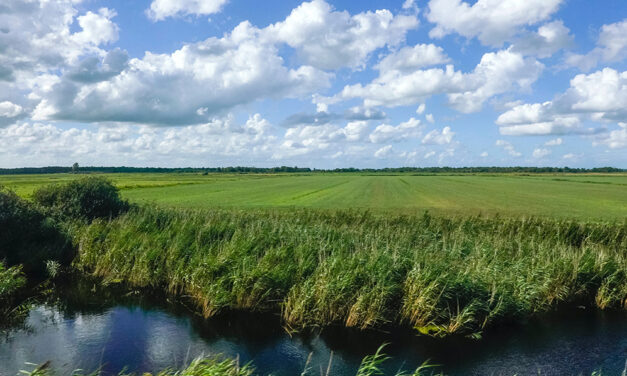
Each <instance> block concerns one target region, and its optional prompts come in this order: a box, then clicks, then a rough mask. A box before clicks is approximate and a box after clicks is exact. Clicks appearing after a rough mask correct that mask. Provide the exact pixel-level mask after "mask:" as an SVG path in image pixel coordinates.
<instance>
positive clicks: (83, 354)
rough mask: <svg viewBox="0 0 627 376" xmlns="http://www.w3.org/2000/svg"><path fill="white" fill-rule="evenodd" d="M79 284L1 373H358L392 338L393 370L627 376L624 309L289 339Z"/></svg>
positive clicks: (243, 319) (34, 316)
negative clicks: (203, 366)
mask: <svg viewBox="0 0 627 376" xmlns="http://www.w3.org/2000/svg"><path fill="white" fill-rule="evenodd" d="M93 289H94V287H93V286H89V285H88V284H85V283H79V284H76V285H74V286H72V287H71V288H58V289H56V294H55V296H54V297H53V298H52V299H49V300H48V302H47V303H42V304H40V305H38V306H36V307H35V308H34V309H33V310H32V311H31V312H30V314H29V316H28V319H27V322H26V326H25V327H23V328H17V329H14V330H12V331H10V332H8V333H6V335H5V336H4V337H2V339H1V340H0V365H1V366H0V375H2V376H4V375H16V374H17V372H18V371H19V370H20V369H24V368H26V366H25V363H26V362H35V363H37V362H44V361H47V360H52V364H53V366H54V368H55V369H56V370H58V372H59V373H60V374H65V373H69V372H71V371H72V370H74V369H76V368H82V369H85V370H93V369H96V368H98V367H102V369H103V371H104V372H105V374H112V373H117V372H119V371H120V370H122V369H124V368H125V367H126V369H127V370H128V371H132V372H144V371H155V370H159V369H162V368H165V367H180V366H183V365H184V364H187V363H188V362H189V361H190V360H191V359H193V358H194V357H197V356H200V355H212V354H224V355H226V356H231V357H239V359H240V361H241V362H242V363H246V362H249V361H252V362H253V363H254V364H255V366H256V368H257V369H258V370H259V371H260V373H262V374H268V373H270V372H273V374H276V375H295V374H300V373H301V372H302V370H303V367H304V365H305V362H306V360H307V357H308V354H309V353H312V361H311V363H310V364H311V370H312V372H311V374H320V369H321V368H322V369H326V367H327V365H328V362H329V359H330V358H331V352H333V354H334V355H333V361H332V364H331V369H332V371H333V372H332V373H333V374H334V375H352V374H354V373H355V370H356V369H357V367H358V365H359V362H360V361H361V359H362V358H363V357H364V356H365V355H368V354H372V353H374V352H375V351H376V349H377V347H378V346H379V345H380V344H381V343H384V342H387V343H389V345H388V347H387V348H386V352H387V353H388V354H389V355H390V356H392V357H393V360H391V361H390V362H388V364H387V371H388V372H390V373H393V372H395V371H397V370H399V369H401V368H402V369H411V368H414V367H416V366H418V365H419V364H421V363H422V362H423V361H425V360H426V359H430V360H431V361H432V362H434V363H438V364H441V365H442V368H441V370H443V371H445V372H446V373H448V374H451V375H486V374H490V375H513V374H518V375H537V374H538V372H541V373H542V374H543V375H576V374H590V373H591V372H592V371H594V370H597V369H603V370H604V372H605V374H609V375H614V374H616V375H619V374H620V373H621V371H622V370H623V369H624V367H625V359H627V316H626V315H625V314H624V313H616V314H601V313H597V312H585V311H582V312H576V313H575V314H572V315H567V316H559V317H558V316H554V317H551V319H545V320H542V321H537V322H533V323H530V324H528V325H526V326H519V327H512V328H501V329H499V330H498V331H495V332H493V333H489V334H487V335H486V338H485V339H483V340H481V341H479V342H477V341H471V340H465V339H447V340H435V339H431V338H424V337H416V336H415V335H414V334H413V333H411V332H410V331H407V330H397V331H392V332H387V333H383V332H374V331H369V332H360V331H357V330H347V329H339V328H337V329H329V330H325V331H323V332H322V333H320V334H301V335H296V336H293V337H290V336H289V335H287V334H286V332H285V331H284V330H283V328H281V326H280V324H279V320H278V319H277V317H275V316H273V315H247V314H243V313H230V314H228V315H223V316H221V317H216V318H214V319H211V320H204V319H202V318H200V317H197V316H194V315H192V314H190V313H189V311H187V310H185V309H184V308H182V307H181V306H178V305H172V304H169V305H168V304H160V303H158V302H160V301H161V302H163V301H164V298H163V297H161V298H159V299H157V300H156V302H155V301H154V300H152V299H150V298H147V297H140V296H138V295H131V296H120V295H119V294H117V293H115V292H114V291H111V290H107V291H94V290H93Z"/></svg>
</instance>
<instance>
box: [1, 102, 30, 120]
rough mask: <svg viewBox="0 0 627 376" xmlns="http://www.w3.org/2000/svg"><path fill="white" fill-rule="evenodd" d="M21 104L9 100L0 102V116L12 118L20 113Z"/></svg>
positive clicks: (21, 109)
mask: <svg viewBox="0 0 627 376" xmlns="http://www.w3.org/2000/svg"><path fill="white" fill-rule="evenodd" d="M23 110H24V109H23V108H22V106H20V105H17V104H15V103H11V102H9V101H4V102H0V117H5V118H13V117H17V116H19V115H21V114H22V111H23Z"/></svg>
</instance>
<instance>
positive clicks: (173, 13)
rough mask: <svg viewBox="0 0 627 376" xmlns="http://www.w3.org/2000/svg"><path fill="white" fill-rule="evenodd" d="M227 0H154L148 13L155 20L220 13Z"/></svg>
mask: <svg viewBox="0 0 627 376" xmlns="http://www.w3.org/2000/svg"><path fill="white" fill-rule="evenodd" d="M226 2H227V0H153V2H152V3H150V8H149V9H147V10H146V15H148V17H149V18H150V19H152V20H153V21H162V20H164V19H166V18H168V17H177V16H187V15H197V16H201V15H202V16H207V15H210V14H214V13H219V12H220V11H221V10H222V7H223V6H224V4H226Z"/></svg>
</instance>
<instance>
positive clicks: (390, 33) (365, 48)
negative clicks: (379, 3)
mask: <svg viewBox="0 0 627 376" xmlns="http://www.w3.org/2000/svg"><path fill="white" fill-rule="evenodd" d="M417 26H418V19H417V17H416V16H415V15H396V16H395V15H393V14H392V13H391V12H390V11H388V10H385V9H384V10H377V11H376V12H370V11H368V12H363V13H358V14H355V15H350V14H349V13H348V12H345V11H344V12H340V11H334V10H333V8H332V7H331V5H329V4H328V3H327V2H325V1H324V0H313V1H310V2H304V3H302V4H301V5H299V6H298V7H297V8H295V9H294V10H292V12H291V14H290V15H289V16H288V17H287V18H286V19H285V20H284V21H282V22H277V23H275V24H273V25H270V26H269V27H268V28H266V29H265V32H266V35H265V37H266V38H268V39H270V40H274V41H280V42H284V43H287V44H288V45H289V46H291V47H293V48H295V49H296V51H297V54H298V55H299V56H300V58H301V59H302V61H304V62H305V63H306V64H309V65H311V66H314V67H317V68H320V69H337V68H341V67H344V66H348V67H352V68H360V67H363V66H364V64H365V61H366V59H367V58H368V56H369V55H370V54H371V53H372V52H373V51H375V50H376V49H379V48H381V47H385V46H395V45H398V44H399V43H400V42H402V41H404V40H405V34H406V33H407V31H408V30H411V29H414V28H416V27H417Z"/></svg>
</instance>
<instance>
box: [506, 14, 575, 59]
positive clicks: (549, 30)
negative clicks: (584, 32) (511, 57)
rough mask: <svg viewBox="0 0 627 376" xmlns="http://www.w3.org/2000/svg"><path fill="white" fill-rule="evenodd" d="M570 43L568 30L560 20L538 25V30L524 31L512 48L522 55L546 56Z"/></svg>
mask: <svg viewBox="0 0 627 376" xmlns="http://www.w3.org/2000/svg"><path fill="white" fill-rule="evenodd" d="M572 45H573V37H572V35H570V30H569V29H568V28H567V27H566V26H564V23H563V22H562V21H553V22H549V23H547V24H545V25H542V26H540V27H539V28H538V31H536V32H529V33H526V34H525V35H524V36H522V37H520V38H519V39H517V40H516V41H515V43H514V46H513V48H512V49H513V51H514V52H520V53H521V54H523V55H535V56H538V57H540V58H546V57H549V56H551V55H553V54H554V53H556V52H557V51H559V50H561V49H564V48H568V47H570V46H572Z"/></svg>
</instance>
